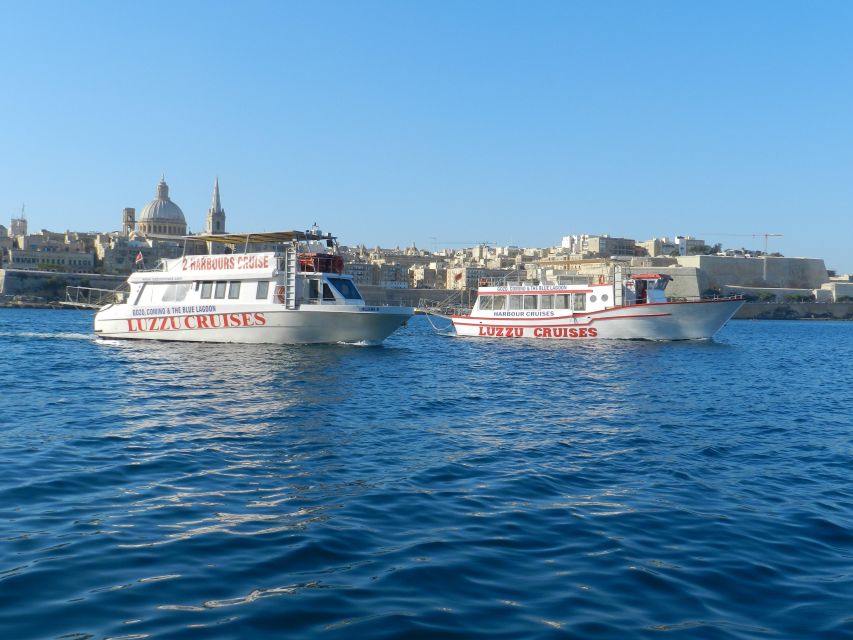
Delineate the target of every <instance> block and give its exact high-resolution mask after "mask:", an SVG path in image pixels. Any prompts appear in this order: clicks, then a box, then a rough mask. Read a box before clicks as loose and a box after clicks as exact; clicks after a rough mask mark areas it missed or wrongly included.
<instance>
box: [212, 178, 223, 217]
mask: <svg viewBox="0 0 853 640" xmlns="http://www.w3.org/2000/svg"><path fill="white" fill-rule="evenodd" d="M210 210H211V211H212V212H213V213H220V212H221V211H222V204H221V203H220V202H219V176H216V181H215V182H214V183H213V198H212V199H211V201H210Z"/></svg>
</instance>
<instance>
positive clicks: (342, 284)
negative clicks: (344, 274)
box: [329, 278, 361, 300]
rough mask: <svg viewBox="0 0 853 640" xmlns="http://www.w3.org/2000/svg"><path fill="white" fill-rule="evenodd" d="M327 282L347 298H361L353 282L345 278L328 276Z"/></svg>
mask: <svg viewBox="0 0 853 640" xmlns="http://www.w3.org/2000/svg"><path fill="white" fill-rule="evenodd" d="M329 282H330V283H331V284H332V286H333V287H334V288H335V289H337V291H338V293H340V294H341V295H342V296H343V297H344V298H346V299H347V300H361V294H360V293H359V292H358V289H356V288H355V283H354V282H353V281H352V280H347V279H346V278H329Z"/></svg>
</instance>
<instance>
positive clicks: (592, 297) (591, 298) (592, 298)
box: [589, 293, 598, 302]
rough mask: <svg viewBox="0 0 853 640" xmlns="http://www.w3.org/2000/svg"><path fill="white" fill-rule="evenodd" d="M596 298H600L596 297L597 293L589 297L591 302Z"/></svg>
mask: <svg viewBox="0 0 853 640" xmlns="http://www.w3.org/2000/svg"><path fill="white" fill-rule="evenodd" d="M596 300H598V298H596V297H595V294H594V293H593V294H592V295H591V296H590V297H589V301H590V302H595V301H596Z"/></svg>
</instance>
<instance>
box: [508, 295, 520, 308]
mask: <svg viewBox="0 0 853 640" xmlns="http://www.w3.org/2000/svg"><path fill="white" fill-rule="evenodd" d="M509 308H510V309H521V296H510V297H509Z"/></svg>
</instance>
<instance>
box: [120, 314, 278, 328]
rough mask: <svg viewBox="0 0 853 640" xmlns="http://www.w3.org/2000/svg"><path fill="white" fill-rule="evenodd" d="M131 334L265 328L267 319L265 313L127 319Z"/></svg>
mask: <svg viewBox="0 0 853 640" xmlns="http://www.w3.org/2000/svg"><path fill="white" fill-rule="evenodd" d="M126 322H127V331H128V332H129V333H140V332H142V333H154V332H156V333H159V332H164V331H179V330H181V329H185V330H189V331H196V330H198V329H232V328H238V327H263V326H265V325H266V324H267V318H266V316H265V315H264V314H263V313H216V314H207V315H195V316H158V317H152V318H127V319H126Z"/></svg>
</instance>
